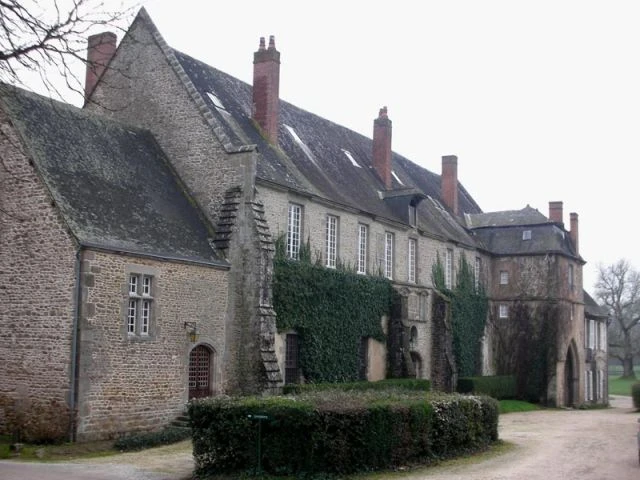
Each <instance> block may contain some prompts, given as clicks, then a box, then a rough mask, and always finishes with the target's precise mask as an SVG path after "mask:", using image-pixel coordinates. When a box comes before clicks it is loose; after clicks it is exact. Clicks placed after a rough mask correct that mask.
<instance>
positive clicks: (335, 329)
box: [273, 238, 393, 383]
mask: <svg viewBox="0 0 640 480" xmlns="http://www.w3.org/2000/svg"><path fill="white" fill-rule="evenodd" d="M310 257H311V255H310V254H309V247H308V245H306V246H305V247H304V248H302V249H301V252H300V258H299V260H291V259H288V258H287V257H286V255H285V252H284V242H283V239H282V238H280V239H278V240H277V241H276V255H275V259H274V282H273V305H274V308H275V311H276V313H277V320H276V321H277V327H278V331H279V332H283V331H288V330H294V331H295V332H296V333H297V334H298V336H299V341H300V356H299V362H300V367H301V368H302V372H303V375H304V377H305V380H306V381H307V382H316V383H318V382H344V381H354V380H357V379H358V371H359V368H358V367H359V362H358V353H359V349H360V343H361V339H362V338H363V337H371V338H374V339H376V340H378V341H381V342H384V341H385V334H384V332H383V330H382V326H381V318H382V316H383V315H388V314H389V312H390V309H391V302H392V298H393V288H392V286H391V282H390V281H389V280H388V279H386V278H383V277H371V276H367V275H358V274H356V273H354V272H352V271H350V270H349V269H348V268H345V267H344V266H341V267H340V268H338V269H330V268H325V267H323V266H321V264H320V262H316V263H315V264H314V263H313V262H312V261H311V258H310Z"/></svg>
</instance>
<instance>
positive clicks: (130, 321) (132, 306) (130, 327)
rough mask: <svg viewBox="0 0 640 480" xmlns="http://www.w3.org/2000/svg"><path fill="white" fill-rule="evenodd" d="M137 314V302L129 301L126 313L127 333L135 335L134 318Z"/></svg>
mask: <svg viewBox="0 0 640 480" xmlns="http://www.w3.org/2000/svg"><path fill="white" fill-rule="evenodd" d="M137 312H138V301H137V300H129V309H128V311H127V333H129V334H135V333H136V317H137V316H138V315H137Z"/></svg>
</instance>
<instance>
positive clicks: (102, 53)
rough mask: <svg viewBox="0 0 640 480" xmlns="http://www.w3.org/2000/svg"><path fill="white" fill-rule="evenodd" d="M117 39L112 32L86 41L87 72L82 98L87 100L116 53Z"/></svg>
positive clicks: (97, 35)
mask: <svg viewBox="0 0 640 480" xmlns="http://www.w3.org/2000/svg"><path fill="white" fill-rule="evenodd" d="M117 40H118V37H116V34H115V33H113V32H102V33H98V34H96V35H91V36H90V37H89V39H88V40H87V72H86V76H85V82H84V98H85V100H87V99H88V98H89V96H90V95H91V93H92V92H93V89H94V88H95V87H96V85H97V83H98V80H100V77H101V76H102V74H103V73H104V71H105V70H106V68H107V65H108V64H109V62H110V61H111V59H112V58H113V55H114V54H115V53H116V42H117Z"/></svg>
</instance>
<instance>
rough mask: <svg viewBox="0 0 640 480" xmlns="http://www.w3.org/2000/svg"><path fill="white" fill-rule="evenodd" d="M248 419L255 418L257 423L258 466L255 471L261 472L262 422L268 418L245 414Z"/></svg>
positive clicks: (259, 473)
mask: <svg viewBox="0 0 640 480" xmlns="http://www.w3.org/2000/svg"><path fill="white" fill-rule="evenodd" d="M247 417H248V418H249V419H250V420H255V421H256V422H257V423H258V440H257V445H256V455H257V457H258V468H257V471H256V473H257V474H258V475H261V474H262V422H264V421H265V420H269V417H268V416H267V415H251V414H249V415H247Z"/></svg>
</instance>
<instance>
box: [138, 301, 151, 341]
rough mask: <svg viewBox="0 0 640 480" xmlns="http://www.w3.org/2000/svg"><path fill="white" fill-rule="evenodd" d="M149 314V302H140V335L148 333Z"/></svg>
mask: <svg viewBox="0 0 640 480" xmlns="http://www.w3.org/2000/svg"><path fill="white" fill-rule="evenodd" d="M150 316H151V302H150V301H149V300H145V301H143V302H142V316H141V319H140V320H141V322H140V335H149V317H150Z"/></svg>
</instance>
